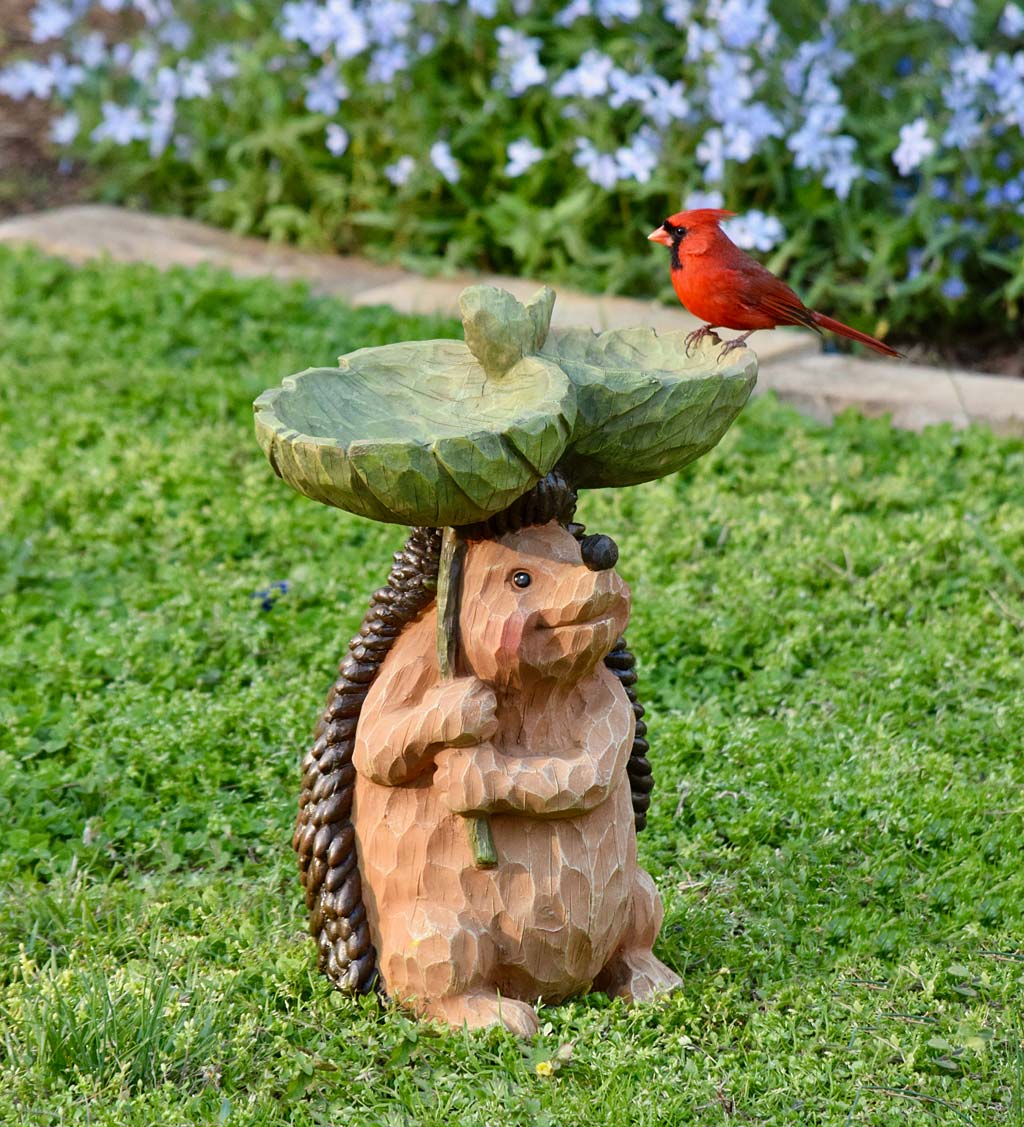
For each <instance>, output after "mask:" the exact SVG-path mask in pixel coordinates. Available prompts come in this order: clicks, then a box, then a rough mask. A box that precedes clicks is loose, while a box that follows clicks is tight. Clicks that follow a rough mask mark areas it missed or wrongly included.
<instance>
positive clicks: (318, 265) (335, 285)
mask: <svg viewBox="0 0 1024 1127" xmlns="http://www.w3.org/2000/svg"><path fill="white" fill-rule="evenodd" d="M0 242H6V243H31V244H32V245H33V246H37V247H39V248H40V249H41V250H44V251H46V252H47V253H48V254H54V255H57V256H58V257H59V258H65V259H67V260H68V261H70V262H85V261H87V260H88V259H91V258H101V257H110V258H112V259H113V260H114V261H115V262H142V263H146V264H148V265H150V266H156V267H159V268H160V269H166V268H168V267H171V266H199V265H201V264H204V263H205V264H208V265H211V266H218V267H220V268H222V269H224V270H229V271H231V273H232V274H237V275H239V276H240V277H245V278H254V277H267V276H269V277H272V278H279V279H281V280H284V281H296V280H301V281H305V282H308V283H309V285H310V288H311V289H312V290H313V291H314V292H316V293H320V294H329V295H332V296H335V297H342V298H345V299H347V300H349V301H351V300H352V298H353V297H355V296H356V295H357V294H360V293H362V292H363V291H364V290H366V289H368V288H370V287H373V286H381V285H383V284H384V283H386V282H391V281H396V280H398V279H401V278H407V277H408V275H407V274H406V273H405V271H403V270H400V269H399V268H398V267H388V266H378V265H377V264H376V263H374V262H369V261H367V260H366V259H365V258H349V257H343V256H340V255H334V254H314V253H311V252H309V251H302V250H297V249H296V248H295V247H288V246H284V245H283V244H281V243H270V242H267V241H266V240H264V239H253V238H248V237H245V236H242V235H233V234H231V233H230V232H229V231H221V230H220V229H219V228H217V227H210V226H208V225H207V224H205V223H197V222H196V221H195V220H194V219H178V218H174V217H171V216H164V215H146V214H144V213H142V212H138V211H129V210H128V209H126V208H120V207H104V206H101V205H98V204H89V205H84V206H79V207H62V208H57V209H55V210H53V211H42V212H38V213H36V214H33V215H19V216H17V217H15V218H13V219H7V220H5V221H4V222H2V223H0Z"/></svg>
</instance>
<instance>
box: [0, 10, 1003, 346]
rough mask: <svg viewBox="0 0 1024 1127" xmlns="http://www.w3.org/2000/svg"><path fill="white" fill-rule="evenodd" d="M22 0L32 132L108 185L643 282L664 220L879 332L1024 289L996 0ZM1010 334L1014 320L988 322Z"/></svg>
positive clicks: (7, 78)
mask: <svg viewBox="0 0 1024 1127" xmlns="http://www.w3.org/2000/svg"><path fill="white" fill-rule="evenodd" d="M827 7H828V11H827V15H826V16H825V17H824V18H821V5H819V4H816V3H814V2H813V0H794V2H793V3H790V4H785V5H784V4H781V3H779V4H776V5H774V6H772V7H771V8H770V7H769V5H768V2H767V0H462V2H458V0H294V2H291V3H285V4H278V3H269V2H267V0H233V2H227V0H224V2H212V0H203V2H202V3H200V2H198V0H181V2H179V3H176V4H175V3H172V0H99V2H90V0H39V2H38V3H37V4H36V5H35V8H34V11H33V13H32V28H33V38H35V39H36V40H37V41H39V42H40V43H49V42H50V41H53V51H52V53H51V54H50V55H49V58H48V59H47V60H45V61H30V60H22V61H19V62H15V63H13V64H12V65H9V66H8V67H7V68H6V69H5V70H4V71H3V72H0V93H4V94H6V95H7V96H8V97H11V98H16V99H17V98H28V97H35V98H47V99H50V100H51V101H52V103H53V105H54V107H55V115H54V120H53V126H52V139H53V141H54V143H55V144H56V145H58V146H60V147H61V148H62V149H63V150H64V151H65V152H66V154H67V156H68V158H69V159H81V160H85V161H88V162H90V163H92V164H95V165H98V166H100V168H101V169H102V170H103V171H104V173H105V176H106V185H107V192H108V194H109V195H110V196H111V197H112V198H126V199H129V200H131V201H134V202H141V203H143V204H145V205H146V206H149V207H174V208H177V209H181V210H184V211H187V212H190V213H194V214H198V215H200V216H202V217H205V218H208V219H211V220H213V221H214V222H217V223H220V224H224V225H226V226H230V227H233V228H235V229H238V230H244V231H257V232H262V233H266V234H270V235H272V236H274V237H278V238H287V239H294V240H297V241H300V242H303V243H306V244H310V245H319V246H334V247H337V248H340V249H352V248H356V247H362V248H369V249H371V250H376V251H380V252H383V253H387V254H390V255H396V254H397V255H399V256H402V257H404V258H405V259H407V260H413V261H414V262H415V263H417V264H420V265H423V264H425V263H428V262H429V261H431V260H436V258H437V256H443V258H444V259H445V260H447V262H448V263H450V264H455V265H476V266H489V267H492V268H496V269H503V270H514V271H520V272H524V273H529V274H536V275H543V276H545V277H549V278H559V279H566V280H570V281H576V282H581V283H583V284H585V285H588V286H591V287H602V288H607V289H616V290H620V291H622V290H625V291H630V292H651V291H653V290H657V289H659V288H664V285H665V281H666V279H665V273H666V271H665V263H664V261H663V259H662V258H661V257H660V256H656V255H652V254H651V253H650V250H649V248H648V247H647V246H646V244H645V243H644V242H643V236H644V235H645V234H646V233H647V232H648V231H649V230H650V229H651V228H652V227H653V226H655V225H656V224H657V223H658V222H660V220H661V219H663V218H664V216H665V215H666V214H668V213H671V212H672V211H675V210H677V209H678V208H679V207H681V206H683V205H684V204H685V205H689V206H696V205H708V206H722V205H725V206H728V207H731V208H733V209H734V210H737V211H741V212H743V213H744V214H743V216H742V218H741V219H737V220H735V221H733V226H732V229H731V233H732V235H733V237H734V238H735V239H736V241H737V242H739V243H740V245H742V246H745V247H748V248H751V249H754V250H756V251H760V252H763V253H765V254H767V255H769V256H770V257H769V259H768V262H769V265H770V266H772V267H774V268H776V269H781V270H784V271H785V273H786V275H787V277H788V278H789V280H790V281H792V282H793V283H794V284H795V285H796V286H797V287H798V288H799V289H800V290H801V293H802V296H804V297H805V299H807V300H808V301H810V302H814V303H818V304H820V305H821V306H824V307H827V308H828V309H829V311H830V312H832V313H835V314H836V315H838V316H841V317H844V318H848V319H850V320H853V321H854V322H857V323H860V324H862V325H863V326H864V327H865V328H868V329H869V330H872V331H884V329H885V324H886V322H887V323H889V324H893V323H898V324H899V327H900V328H901V329H904V330H907V331H912V330H914V329H925V328H927V331H928V332H929V334H934V333H936V332H938V331H940V330H945V329H948V328H951V327H956V326H958V325H968V326H973V327H977V326H983V325H985V324H986V323H988V324H990V325H993V326H997V327H1000V328H1002V330H1003V331H1005V328H1004V326H1005V325H1006V324H1007V322H1008V320H1009V321H1011V322H1012V321H1013V320H1015V319H1017V318H1018V317H1019V313H1020V305H1021V299H1022V297H1024V258H1022V252H1021V241H1020V235H1021V232H1022V230H1024V49H1022V43H1024V7H1022V5H1021V3H1018V2H1017V0H1011V2H1009V3H1005V2H1004V0H998V2H996V3H985V2H984V0H977V2H974V0H829V3H828V6H827ZM1010 331H1011V332H1014V331H1016V329H1015V327H1014V326H1012V325H1011V330H1010Z"/></svg>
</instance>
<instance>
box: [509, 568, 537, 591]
mask: <svg viewBox="0 0 1024 1127" xmlns="http://www.w3.org/2000/svg"><path fill="white" fill-rule="evenodd" d="M512 582H513V583H514V584H515V585H516V586H517V587H519V588H523V587H529V586H530V584H531V583H532V582H533V576H531V575H530V573H529V572H528V571H516V572H513V574H512Z"/></svg>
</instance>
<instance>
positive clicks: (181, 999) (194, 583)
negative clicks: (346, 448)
mask: <svg viewBox="0 0 1024 1127" xmlns="http://www.w3.org/2000/svg"><path fill="white" fill-rule="evenodd" d="M455 329H456V326H455V325H454V324H452V323H446V322H428V321H425V320H410V319H406V318H399V317H397V316H396V315H395V314H393V313H392V312H390V311H388V310H379V309H377V310H361V311H356V312H353V311H351V310H348V309H345V308H343V307H342V306H340V305H338V304H336V303H334V302H330V301H326V300H317V299H313V298H310V297H309V296H308V294H306V293H305V292H304V291H303V290H301V289H300V288H296V287H292V288H287V287H280V286H276V285H273V284H270V283H253V282H239V281H234V280H231V279H229V278H226V277H224V276H223V275H219V274H214V273H196V274H187V273H183V272H176V273H171V274H169V275H157V274H155V273H153V272H150V271H147V270H143V269H136V268H125V267H115V266H111V265H109V264H107V265H97V266H90V267H88V268H86V269H83V270H81V271H77V270H73V269H71V268H69V267H66V266H64V265H62V264H59V263H56V262H52V261H47V260H44V259H42V258H39V257H37V256H34V255H15V254H12V253H10V252H8V251H0V432H2V447H0V448H2V450H3V452H4V454H3V463H2V466H0V621H2V623H3V626H2V629H0V1123H3V1124H5V1125H6V1124H8V1123H11V1124H33V1125H35V1124H40V1125H49V1124H82V1125H85V1124H90V1125H107V1124H109V1125H112V1127H113V1125H117V1127H133V1125H142V1124H146V1125H154V1127H156V1125H159V1127H174V1125H178V1124H181V1125H186V1124H187V1125H189V1127H193V1125H196V1124H239V1125H246V1127H248V1125H250V1124H251V1125H280V1124H300V1125H320V1124H323V1125H327V1124H353V1125H363V1124H374V1125H376V1124H381V1125H386V1127H398V1125H406V1124H409V1125H412V1124H416V1125H440V1124H448V1123H455V1122H459V1123H462V1124H467V1125H480V1127H483V1125H485V1124H486V1125H506V1124H577V1123H581V1124H587V1125H590V1124H608V1125H616V1127H618V1125H621V1124H642V1125H647V1124H666V1125H669V1124H671V1125H677V1124H700V1125H715V1124H733V1123H735V1124H747V1123H753V1124H779V1125H791V1124H793V1125H801V1124H829V1125H832V1124H834V1125H836V1127H846V1125H854V1124H856V1125H867V1124H871V1125H889V1124H922V1125H927V1124H937V1125H938V1124H941V1125H945V1124H961V1123H962V1124H974V1125H976V1127H980V1125H982V1124H986V1125H987V1124H993V1125H994V1124H1000V1125H1007V1127H1024V1049H1022V1035H1024V1016H1022V1002H1021V999H1022V997H1024V861H1022V851H1021V843H1022V837H1024V833H1022V831H1024V761H1022V758H1021V749H1022V743H1024V669H1022V667H1024V656H1022V650H1024V507H1022V505H1021V498H1022V484H1021V483H1022V481H1024V444H1022V443H1021V442H1020V441H1015V440H1007V439H998V438H994V437H993V436H992V435H990V434H988V433H986V432H985V431H983V430H980V429H974V430H970V431H967V432H964V433H960V434H954V433H953V432H952V431H950V430H949V429H945V428H938V429H932V430H929V431H927V432H926V433H925V434H923V435H909V434H903V433H899V432H895V431H891V430H890V429H889V428H888V426H887V425H886V424H885V423H884V422H866V421H863V420H860V419H857V418H854V417H844V418H843V419H841V420H840V421H839V422H838V423H837V424H836V425H835V426H834V427H833V428H831V429H826V428H822V427H820V426H817V425H815V424H812V423H809V422H806V421H804V420H801V419H800V418H798V417H797V416H796V415H795V414H794V413H793V412H791V411H789V410H788V409H784V408H782V407H780V406H779V405H778V404H776V403H775V402H773V401H771V400H762V401H758V402H756V403H754V404H753V405H752V406H751V407H750V408H748V410H747V411H746V412H745V414H744V415H743V417H742V418H741V420H740V422H739V423H738V424H737V426H736V427H735V428H734V429H733V430H732V431H731V432H730V434H729V435H727V436H726V438H725V440H724V441H723V442H722V443H721V445H720V447H719V448H718V449H717V450H716V451H714V452H713V453H712V454H711V455H709V456H708V457H707V458H705V459H703V460H702V462H700V463H699V464H698V465H697V466H695V467H694V469H693V471H692V472H689V473H687V474H685V475H680V476H677V477H673V478H670V479H668V480H665V481H662V482H658V483H654V484H650V485H647V486H642V487H639V488H636V489H632V490H626V491H622V492H620V493H618V494H617V495H604V494H597V493H594V494H589V495H587V496H586V497H585V498H584V499H583V502H582V517H583V519H584V520H585V521H587V523H588V524H589V525H591V526H592V529H593V530H594V531H604V532H608V533H610V534H612V535H613V536H614V537H615V538H616V539H617V540H618V542H619V545H620V549H621V564H620V570H621V571H622V573H623V574H624V575H625V576H626V578H627V579H628V581H629V582H630V584H631V586H632V589H633V593H634V600H635V611H634V620H633V626H632V628H631V630H630V639H631V642H632V645H633V647H634V649H635V650H636V652H637V655H638V658H639V661H640V665H641V683H640V686H639V688H640V689H641V692H642V698H643V699H644V700H645V702H646V703H647V704H648V705H649V708H650V722H651V723H650V727H651V733H652V736H651V740H652V747H653V751H652V760H653V762H654V763H655V765H656V777H657V783H658V786H657V790H656V797H655V802H654V806H653V808H652V815H651V818H650V822H649V828H648V830H647V831H646V832H645V833H644V834H643V835H642V836H641V855H642V859H643V862H644V863H645V865H646V866H647V867H648V868H649V870H650V871H651V872H652V874H653V875H654V876H655V878H656V880H657V881H658V883H659V885H660V887H661V889H662V892H663V895H664V897H665V900H666V904H667V915H666V921H665V926H664V929H663V932H662V936H661V940H660V943H659V954H660V955H661V956H662V958H664V959H665V960H666V961H668V962H669V963H670V964H671V965H672V966H674V967H675V968H677V969H678V970H679V971H680V972H681V973H682V974H683V975H684V977H685V981H686V985H685V989H684V990H683V991H681V992H680V993H679V994H678V995H676V996H674V997H673V998H672V999H670V1000H669V1001H667V1002H665V1003H664V1004H661V1005H657V1006H648V1007H637V1008H633V1009H630V1008H627V1007H624V1006H622V1005H621V1004H618V1003H616V1004H614V1005H611V1004H609V1003H608V1002H607V1001H606V1000H603V999H601V998H597V997H590V998H584V999H581V1000H578V1001H575V1002H573V1003H570V1004H567V1005H563V1006H559V1007H552V1008H547V1009H544V1010H543V1011H542V1022H543V1029H542V1032H541V1034H540V1035H539V1036H538V1037H537V1039H536V1041H535V1042H534V1043H533V1044H528V1045H521V1044H519V1043H518V1042H516V1041H515V1040H514V1039H512V1038H511V1037H509V1036H507V1035H505V1034H503V1033H498V1032H490V1033H486V1034H474V1035H467V1034H463V1033H449V1032H441V1031H440V1030H438V1029H437V1028H435V1027H431V1026H417V1025H416V1024H415V1023H413V1022H411V1021H409V1020H408V1019H406V1018H405V1017H403V1016H401V1015H400V1014H398V1013H395V1012H393V1011H390V1010H384V1011H380V1010H379V1009H378V1008H377V1006H376V1004H375V1003H374V1002H373V1001H371V1000H367V999H363V1000H360V1001H350V1000H346V999H344V998H342V997H341V996H339V995H338V994H337V993H335V992H333V991H332V990H331V989H329V988H328V985H327V982H326V981H325V980H324V979H322V978H321V977H320V976H319V975H317V974H316V973H315V970H314V966H313V949H312V944H311V942H310V941H309V940H308V939H307V938H306V937H305V934H304V928H305V919H304V914H303V911H302V905H301V899H300V895H299V887H298V882H297V877H296V874H295V871H294V865H293V860H292V856H291V852H290V849H289V839H290V833H291V823H292V819H293V813H294V806H295V799H296V795H297V783H298V760H299V758H300V755H301V754H302V752H303V750H304V748H305V747H306V745H307V742H308V739H309V734H310V731H311V728H312V726H313V723H314V721H315V719H316V717H317V714H318V711H319V709H320V707H321V704H322V701H323V698H324V695H325V693H326V690H327V687H328V684H329V683H330V680H331V678H332V674H333V670H334V666H335V662H336V661H337V659H338V658H339V657H340V655H341V653H342V652H343V649H344V646H345V644H346V642H347V640H348V638H349V636H350V634H351V633H352V631H353V629H354V627H355V626H356V625H357V623H358V621H359V619H360V617H361V615H362V613H363V609H364V606H365V601H366V598H367V596H368V595H369V593H370V592H371V591H372V590H373V589H374V588H375V587H376V586H378V585H379V583H380V581H381V578H382V576H383V574H384V573H385V572H386V569H387V565H388V561H389V554H390V552H391V551H393V550H394V549H395V547H396V546H397V545H398V543H399V541H400V538H401V535H402V533H401V530H400V529H397V528H393V527H384V526H379V525H375V524H372V523H370V522H367V521H363V520H360V519H358V518H355V517H350V516H348V515H346V514H343V513H339V512H334V511H329V510H327V509H325V508H323V507H321V506H318V505H316V504H314V503H312V502H310V501H307V500H306V499H304V498H302V497H299V496H298V495H295V494H292V493H291V492H290V491H289V490H288V489H287V488H286V487H285V486H283V485H282V484H281V483H280V482H278V481H277V480H276V479H275V478H274V477H273V475H272V473H271V471H270V469H269V467H268V466H267V465H266V463H265V461H264V460H263V458H262V456H261V454H260V452H259V450H258V448H257V446H256V443H255V441H254V438H253V435H252V423H251V407H250V404H251V401H252V399H253V398H254V397H255V395H257V394H258V393H259V392H260V391H261V390H262V389H263V388H264V387H266V386H269V385H271V384H274V383H276V382H277V381H278V380H279V378H280V377H281V376H283V375H285V374H287V373H288V372H290V371H293V370H296V369H298V368H301V367H304V366H307V365H309V364H329V363H331V362H332V360H333V358H334V357H335V356H336V355H337V353H339V352H341V351H345V350H350V349H353V348H356V347H359V346H362V345H366V344H372V343H378V342H383V341H386V340H393V339H400V338H404V337H412V336H431V335H438V334H449V335H451V334H454V332H455ZM285 578H287V579H288V580H289V581H290V583H291V588H290V590H289V591H288V592H287V594H285V595H283V596H282V597H280V598H278V599H277V600H276V602H275V603H274V605H273V607H272V609H271V610H269V611H264V610H262V609H261V605H260V600H259V599H257V598H253V597H252V593H253V592H254V591H258V590H263V589H265V588H267V587H268V585H269V584H270V583H272V582H273V581H275V580H279V579H285ZM569 1043H571V1044H572V1046H573V1049H572V1054H571V1060H569V1061H568V1062H567V1063H564V1064H563V1065H562V1067H561V1068H560V1069H559V1070H558V1071H556V1073H555V1074H554V1075H553V1076H551V1077H545V1076H543V1075H541V1074H538V1072H537V1067H536V1066H537V1064H538V1063H540V1062H541V1061H546V1060H549V1059H552V1058H554V1057H555V1054H556V1053H557V1052H558V1050H559V1048H560V1046H564V1045H566V1044H569ZM566 1052H567V1050H563V1054H565V1053H566ZM544 1071H545V1070H544V1069H542V1070H541V1072H544Z"/></svg>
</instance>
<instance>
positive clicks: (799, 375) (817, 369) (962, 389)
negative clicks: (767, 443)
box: [755, 354, 1024, 434]
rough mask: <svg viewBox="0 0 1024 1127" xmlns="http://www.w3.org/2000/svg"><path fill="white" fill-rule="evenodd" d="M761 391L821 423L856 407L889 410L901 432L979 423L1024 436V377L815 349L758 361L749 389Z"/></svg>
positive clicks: (873, 412) (872, 413)
mask: <svg viewBox="0 0 1024 1127" xmlns="http://www.w3.org/2000/svg"><path fill="white" fill-rule="evenodd" d="M766 391H774V392H775V393H776V394H777V395H778V396H779V398H780V399H783V400H785V401H786V402H787V403H791V404H793V406H795V407H797V408H798V409H799V410H800V411H802V412H803V413H804V414H806V415H810V416H811V417H812V418H816V419H818V420H820V421H821V422H826V423H828V422H831V421H832V420H833V419H834V418H835V417H836V415H838V414H840V413H841V412H842V411H845V410H846V409H847V408H850V407H854V408H856V409H857V410H858V411H859V412H860V413H861V414H862V415H866V416H868V417H869V418H877V417H880V416H882V415H889V416H891V419H892V424H893V426H896V427H900V428H902V429H904V430H921V429H922V428H923V427H926V426H931V425H932V424H935V423H952V424H953V425H954V426H955V427H957V428H960V427H965V426H967V425H969V424H970V423H985V424H987V425H988V426H990V427H991V428H992V429H993V430H995V431H997V432H998V433H1000V434H1024V380H1013V379H1007V378H1003V377H1000V376H981V375H975V374H974V373H971V372H952V371H948V370H946V369H945V368H929V367H925V366H923V365H920V364H901V363H898V362H895V361H874V360H858V359H855V358H853V357H850V356H835V355H822V354H818V355H813V356H811V355H804V356H797V357H793V358H790V359H787V360H785V361H782V362H781V363H772V364H765V365H763V366H762V367H761V369H760V372H759V374H758V381H757V388H756V390H755V394H758V393H763V392H766Z"/></svg>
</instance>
